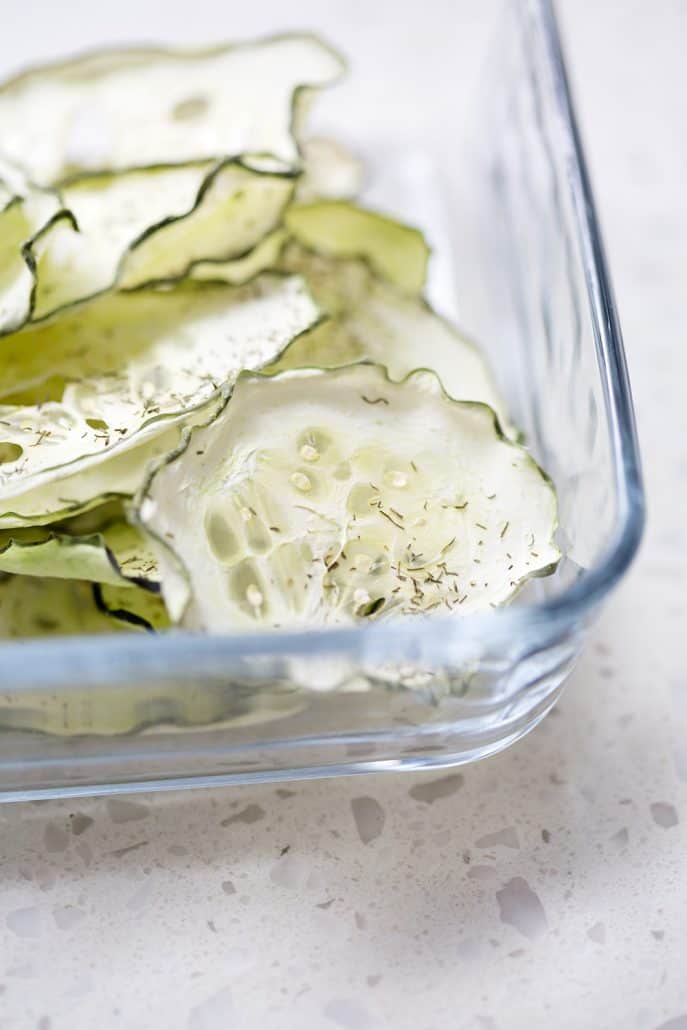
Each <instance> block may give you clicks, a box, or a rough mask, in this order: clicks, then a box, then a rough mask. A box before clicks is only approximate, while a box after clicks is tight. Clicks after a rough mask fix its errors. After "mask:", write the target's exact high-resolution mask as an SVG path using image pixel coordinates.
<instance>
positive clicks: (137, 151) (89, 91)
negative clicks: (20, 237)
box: [0, 35, 343, 185]
mask: <svg viewBox="0 0 687 1030" xmlns="http://www.w3.org/2000/svg"><path fill="white" fill-rule="evenodd" d="M342 70H343V64H342V61H341V58H340V57H339V56H338V55H337V54H335V53H334V52H333V51H332V50H331V49H330V48H329V47H327V46H326V45H325V44H324V43H322V42H320V41H319V40H318V39H316V38H315V37H314V36H309V35H285V36H280V37H273V38H272V39H265V40H259V41H257V42H254V43H243V44H237V45H228V46H227V45H223V46H218V47H213V48H212V49H209V50H177V51H174V50H162V49H153V48H140V49H131V50H119V51H115V50H111V51H100V52H93V53H90V54H86V55H85V56H82V57H76V58H73V59H72V60H68V61H64V62H59V63H55V64H49V65H44V66H41V67H37V68H35V69H32V70H29V71H27V72H24V73H23V74H21V75H18V76H16V77H15V78H13V79H10V80H9V81H8V82H6V83H5V84H4V85H3V86H2V87H0V139H2V146H3V153H4V154H5V155H6V156H7V157H8V158H10V159H14V160H17V161H19V162H23V167H25V168H26V170H27V173H28V174H29V176H30V177H31V179H32V180H33V181H34V182H36V183H39V184H41V185H50V184H53V183H55V182H59V181H62V180H64V179H65V178H66V177H68V176H72V175H75V174H77V173H79V172H82V171H93V172H103V171H104V172H110V171H121V170H122V169H126V168H140V167H142V166H150V165H155V164H183V163H186V162H188V161H202V160H212V159H222V158H226V157H237V156H240V155H251V154H253V155H256V156H257V157H259V156H260V155H271V157H272V158H273V159H276V160H277V161H279V162H280V164H281V165H282V166H283V167H287V168H292V167H297V166H298V165H299V163H300V157H299V154H298V148H297V143H296V140H295V139H294V137H293V133H292V122H295V121H296V120H297V118H298V115H299V107H300V106H301V105H302V101H303V99H304V97H305V96H307V94H308V93H309V92H312V90H313V89H315V88H318V87H322V86H326V85H328V84H330V83H332V82H334V81H335V80H336V79H337V78H338V77H339V76H340V75H341V73H342ZM304 88H305V92H304Z"/></svg>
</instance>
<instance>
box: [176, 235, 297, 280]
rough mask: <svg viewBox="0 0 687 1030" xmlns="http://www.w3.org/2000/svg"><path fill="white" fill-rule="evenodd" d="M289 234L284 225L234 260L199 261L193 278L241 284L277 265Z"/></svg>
mask: <svg viewBox="0 0 687 1030" xmlns="http://www.w3.org/2000/svg"><path fill="white" fill-rule="evenodd" d="M288 236H289V234H288V233H287V231H286V229H284V228H283V227H282V228H279V229H275V230H274V232H271V233H269V234H268V235H267V236H265V237H264V239H262V240H260V242H259V243H258V244H257V245H256V246H255V247H253V249H252V250H251V251H250V252H249V253H248V254H245V255H244V256H243V257H239V258H236V259H234V260H232V261H198V262H197V263H196V264H195V265H194V266H193V268H192V269H191V271H190V273H189V274H190V276H191V278H192V279H198V280H201V281H205V282H207V281H210V282H225V283H230V284H231V285H232V286H241V285H243V283H247V282H250V280H251V279H254V278H255V276H256V275H259V274H260V273H261V272H266V271H268V269H271V268H275V267H276V266H277V264H278V263H279V258H280V257H281V252H282V250H283V249H284V246H285V245H286V241H287V240H288Z"/></svg>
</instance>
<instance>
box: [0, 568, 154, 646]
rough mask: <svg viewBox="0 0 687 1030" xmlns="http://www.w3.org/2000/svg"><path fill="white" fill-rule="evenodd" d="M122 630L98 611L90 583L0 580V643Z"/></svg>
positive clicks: (20, 578)
mask: <svg viewBox="0 0 687 1030" xmlns="http://www.w3.org/2000/svg"><path fill="white" fill-rule="evenodd" d="M133 592H134V591H128V593H133ZM126 628H127V627H126V626H125V624H124V623H123V622H118V621H115V620H114V619H112V618H111V616H109V615H107V614H105V613H103V612H101V611H99V610H98V608H97V606H96V605H95V603H94V601H93V594H92V590H91V584H90V583H82V582H79V581H78V580H68V579H39V578H37V577H34V576H7V577H5V578H2V577H0V640H22V639H27V638H31V637H53V636H74V635H80V634H85V633H112V632H113V631H114V632H116V631H118V630H124V629H126ZM128 628H131V627H128Z"/></svg>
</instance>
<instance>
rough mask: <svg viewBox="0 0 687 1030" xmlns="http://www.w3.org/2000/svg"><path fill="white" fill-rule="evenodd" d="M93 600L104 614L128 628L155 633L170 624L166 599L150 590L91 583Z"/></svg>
mask: <svg viewBox="0 0 687 1030" xmlns="http://www.w3.org/2000/svg"><path fill="white" fill-rule="evenodd" d="M93 600H94V601H95V604H96V606H97V608H98V609H99V610H100V611H101V612H103V614H105V615H107V616H109V617H110V618H111V619H115V620H116V621H117V622H119V623H124V624H125V625H128V626H129V627H136V628H138V629H143V630H147V631H148V632H156V633H157V632H159V631H160V630H164V629H170V627H171V625H172V623H171V621H170V618H169V615H168V614H167V609H166V607H165V602H164V601H163V600H162V598H161V597H160V595H159V594H154V593H151V592H150V591H149V590H141V589H140V588H139V589H133V590H131V589H129V588H127V587H123V586H113V585H112V584H108V583H94V584H93Z"/></svg>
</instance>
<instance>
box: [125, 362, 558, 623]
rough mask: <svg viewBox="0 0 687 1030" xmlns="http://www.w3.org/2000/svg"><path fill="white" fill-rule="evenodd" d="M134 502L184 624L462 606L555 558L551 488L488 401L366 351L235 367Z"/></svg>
mask: <svg viewBox="0 0 687 1030" xmlns="http://www.w3.org/2000/svg"><path fill="white" fill-rule="evenodd" d="M137 506H138V512H139V520H140V522H141V525H142V526H143V528H144V529H145V530H147V532H148V533H149V535H150V537H151V546H152V548H153V550H155V551H156V553H157V556H158V560H159V563H160V570H161V575H162V591H163V597H164V599H165V601H166V604H167V608H168V611H169V612H170V616H171V617H172V619H174V620H175V621H176V620H179V619H181V620H182V622H183V625H185V626H187V627H189V628H191V629H194V630H209V631H212V632H222V631H228V630H244V629H250V628H255V629H258V628H264V627H283V626H294V625H310V624H329V623H340V622H343V623H346V622H351V621H354V620H356V619H359V618H373V617H374V618H383V617H386V616H388V615H391V614H402V615H409V614H415V613H423V612H429V611H433V610H434V609H439V608H441V609H442V610H443V611H444V612H446V613H448V612H452V613H454V614H456V615H464V614H468V613H472V612H478V611H481V610H484V609H489V608H490V607H494V606H497V605H500V604H503V603H504V602H506V601H507V600H508V599H509V598H510V597H511V596H512V595H513V593H514V592H515V591H516V590H517V589H518V587H519V586H520V585H521V584H522V583H523V582H524V581H525V580H527V579H528V578H529V577H531V576H533V575H541V574H543V573H545V572H548V571H550V570H551V569H552V568H553V567H554V566H555V564H556V562H557V560H558V557H559V553H558V550H557V548H556V546H555V544H554V542H553V534H554V530H555V528H556V498H555V493H554V490H553V488H552V486H551V484H550V482H549V481H548V479H547V478H546V477H545V475H544V474H543V473H542V471H541V469H540V468H539V467H538V466H537V465H536V463H535V462H534V461H533V459H532V458H531V457H530V456H529V455H528V454H527V452H526V451H525V450H524V449H523V448H522V447H520V446H519V445H517V444H515V443H513V442H511V441H509V440H507V439H506V438H505V437H504V436H503V434H502V433H501V431H500V429H499V427H498V423H497V421H496V419H495V416H494V413H493V411H491V410H490V409H489V408H487V407H486V406H485V405H482V404H468V403H459V402H456V401H454V400H452V399H451V398H450V397H448V395H447V394H446V393H445V392H444V390H443V389H442V386H441V383H440V382H439V380H438V379H437V377H436V376H435V375H434V374H433V373H431V372H426V371H419V372H415V373H413V374H412V375H410V376H409V377H408V378H407V379H405V380H403V381H401V382H393V381H391V380H390V379H389V377H388V376H387V374H386V372H385V370H384V369H382V368H380V367H379V366H375V365H370V364H359V365H353V366H349V367H347V368H341V369H338V370H333V371H329V372H322V371H319V370H305V371H300V372H298V371H297V372H290V373H284V374H282V375H278V376H275V377H273V378H270V377H266V376H249V375H245V376H242V377H241V379H240V380H239V383H238V384H237V387H236V389H235V391H234V394H233V396H232V399H231V401H230V402H229V404H227V406H226V407H225V409H224V410H223V411H222V413H221V414H220V415H219V416H218V417H217V418H216V419H215V420H214V421H213V422H212V423H211V424H210V425H208V426H207V427H205V428H199V429H196V430H195V431H194V432H192V433H190V434H189V435H187V437H186V439H185V440H184V442H183V443H182V445H181V446H180V448H179V450H178V451H177V453H176V454H174V455H172V456H170V458H169V459H168V460H167V461H166V462H164V463H162V464H161V465H160V467H159V468H158V469H157V470H155V471H154V472H153V473H152V475H151V478H150V480H149V482H148V483H147V485H146V486H145V488H144V490H143V491H142V493H141V496H140V497H139V498H138V501H137Z"/></svg>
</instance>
